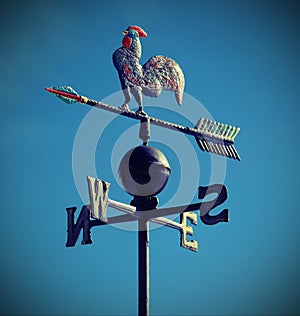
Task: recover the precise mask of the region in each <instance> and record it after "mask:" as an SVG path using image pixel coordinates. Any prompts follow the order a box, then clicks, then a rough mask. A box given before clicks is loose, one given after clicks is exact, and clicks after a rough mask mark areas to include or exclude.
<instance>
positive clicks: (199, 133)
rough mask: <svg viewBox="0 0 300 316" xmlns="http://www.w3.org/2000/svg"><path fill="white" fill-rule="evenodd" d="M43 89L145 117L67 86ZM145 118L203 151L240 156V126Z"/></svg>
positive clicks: (87, 102)
mask: <svg viewBox="0 0 300 316" xmlns="http://www.w3.org/2000/svg"><path fill="white" fill-rule="evenodd" d="M45 90H46V91H48V92H50V93H52V94H54V95H56V96H57V97H59V98H60V99H61V100H63V101H64V102H66V103H68V104H71V103H74V102H79V103H83V104H88V105H90V106H93V107H96V108H99V109H103V110H106V111H109V112H113V113H116V114H119V115H122V116H126V117H129V118H132V119H136V120H143V119H145V116H144V115H141V114H139V113H137V112H134V111H131V110H124V108H121V107H116V106H112V105H109V104H105V103H102V102H98V101H95V100H92V99H89V98H87V97H85V96H81V95H79V94H78V93H77V92H76V91H75V90H74V89H73V88H71V87H69V86H63V87H56V88H45ZM147 118H148V119H149V121H150V123H151V124H153V125H156V126H160V127H164V128H168V129H171V130H174V131H179V132H181V133H184V134H187V135H192V136H194V137H195V138H196V141H197V143H198V146H199V148H200V149H201V150H203V151H207V152H211V153H215V154H217V155H221V156H226V157H228V158H233V159H237V160H240V157H239V155H238V153H237V151H236V149H235V148H234V145H233V143H234V139H235V137H236V135H237V134H238V132H239V131H240V128H236V127H233V126H230V125H227V124H222V123H218V122H214V121H211V120H208V119H204V118H201V119H200V120H199V122H198V123H197V125H196V127H195V128H193V127H187V126H182V125H179V124H175V123H171V122H167V121H164V120H161V119H158V118H155V117H151V116H147Z"/></svg>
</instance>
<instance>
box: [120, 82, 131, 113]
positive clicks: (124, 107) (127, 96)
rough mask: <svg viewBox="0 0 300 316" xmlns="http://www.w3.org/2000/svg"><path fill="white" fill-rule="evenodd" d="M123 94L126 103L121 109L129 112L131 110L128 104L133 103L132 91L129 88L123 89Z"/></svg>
mask: <svg viewBox="0 0 300 316" xmlns="http://www.w3.org/2000/svg"><path fill="white" fill-rule="evenodd" d="M123 94H124V97H125V101H124V103H123V104H122V105H121V106H120V108H121V109H124V110H125V111H128V110H129V107H128V103H129V102H130V101H131V97H130V90H129V88H128V87H127V88H125V89H123Z"/></svg>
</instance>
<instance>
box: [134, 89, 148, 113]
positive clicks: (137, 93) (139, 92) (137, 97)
mask: <svg viewBox="0 0 300 316" xmlns="http://www.w3.org/2000/svg"><path fill="white" fill-rule="evenodd" d="M130 92H131V93H132V95H133V96H134V98H135V101H136V102H137V104H138V106H139V109H138V110H137V113H138V114H141V115H147V114H146V112H144V111H143V97H142V88H141V87H138V86H134V87H131V88H130Z"/></svg>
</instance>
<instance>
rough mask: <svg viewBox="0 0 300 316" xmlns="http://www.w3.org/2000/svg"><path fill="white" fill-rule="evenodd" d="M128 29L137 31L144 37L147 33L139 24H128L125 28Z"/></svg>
mask: <svg viewBox="0 0 300 316" xmlns="http://www.w3.org/2000/svg"><path fill="white" fill-rule="evenodd" d="M130 29H131V30H135V31H137V32H138V34H139V37H146V36H147V33H146V32H145V31H144V30H143V29H142V28H141V27H139V26H136V25H130V26H128V28H127V30H130Z"/></svg>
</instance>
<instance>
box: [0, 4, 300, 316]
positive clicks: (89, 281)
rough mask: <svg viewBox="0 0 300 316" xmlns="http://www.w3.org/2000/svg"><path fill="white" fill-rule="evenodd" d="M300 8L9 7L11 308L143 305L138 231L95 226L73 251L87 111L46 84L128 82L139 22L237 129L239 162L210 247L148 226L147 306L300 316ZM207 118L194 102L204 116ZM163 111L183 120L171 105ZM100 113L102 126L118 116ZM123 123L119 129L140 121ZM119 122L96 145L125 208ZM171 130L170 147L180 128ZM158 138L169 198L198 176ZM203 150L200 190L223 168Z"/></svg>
mask: <svg viewBox="0 0 300 316" xmlns="http://www.w3.org/2000/svg"><path fill="white" fill-rule="evenodd" d="M299 10H300V7H299V3H298V2H297V1H215V0H213V1H182V2H180V3H176V2H173V1H162V2H159V1H151V2H143V1H141V2H139V3H138V4H136V3H134V2H132V3H126V2H124V1H111V2H109V3H106V2H104V1H103V2H102V1H85V2H83V1H51V2H50V1H49V2H46V1H28V2H26V3H25V2H24V3H18V2H14V1H6V2H4V3H3V4H2V9H1V21H0V24H1V28H0V34H1V59H0V65H1V67H0V69H1V72H0V76H1V88H0V89H1V116H0V118H1V125H0V126H1V175H2V179H3V185H2V194H1V202H0V203H1V212H0V225H1V229H0V236H1V238H0V240H1V252H2V256H1V269H0V271H1V272H0V278H1V279H0V280H1V282H0V284H1V285H0V287H1V313H2V314H3V315H4V314H5V315H6V314H10V315H11V314H14V315H15V314H17V315H23V314H30V315H46V314H47V315H134V314H136V312H137V236H136V233H135V232H133V231H126V230H121V229H116V228H114V227H110V226H107V227H101V228H100V227H96V228H94V229H93V231H92V237H93V240H94V244H93V245H91V246H81V245H80V244H78V245H77V246H76V247H74V248H65V241H66V224H67V222H66V219H67V218H66V212H65V208H66V207H68V206H73V205H74V206H77V207H78V208H79V209H81V206H82V204H83V202H82V200H81V198H80V196H79V193H78V191H77V188H76V185H75V183H74V179H73V171H72V150H73V143H74V139H75V136H76V133H77V131H78V129H79V126H80V124H81V122H82V121H83V120H84V118H85V117H86V115H87V114H88V113H89V111H90V109H89V108H88V107H87V106H83V105H78V104H77V105H73V106H68V105H65V104H64V103H62V102H61V101H59V100H58V99H56V98H54V97H52V96H51V95H49V94H48V93H46V92H45V91H44V87H47V86H57V85H64V84H68V85H71V86H73V87H74V88H75V89H76V90H78V92H80V93H82V94H84V95H87V96H89V97H91V98H93V99H98V100H101V99H105V98H108V96H110V95H112V94H114V93H116V92H118V91H119V88H120V84H119V81H118V77H117V73H116V71H115V69H114V68H113V65H112V61H111V55H112V53H113V51H114V50H115V49H116V48H118V47H119V46H120V45H121V40H122V35H121V31H123V30H124V29H125V28H126V27H127V26H128V25H130V24H136V25H140V26H142V27H143V28H144V29H145V30H146V31H147V32H148V37H147V38H145V39H143V42H142V45H143V57H142V63H143V62H146V61H147V60H148V59H149V58H150V57H151V56H153V55H156V54H163V55H166V56H169V57H172V58H174V59H175V60H176V61H177V62H178V63H179V64H180V65H181V66H182V68H183V71H184V73H185V77H186V88H185V91H186V93H188V94H189V95H191V96H192V97H193V98H195V99H197V100H198V101H199V102H201V103H202V104H203V105H204V106H205V108H206V109H207V110H208V111H209V113H210V114H211V115H212V116H213V117H214V119H216V120H218V121H221V122H224V123H229V124H233V125H236V126H239V127H241V132H240V134H239V135H238V137H237V139H236V148H237V150H238V151H239V154H240V156H241V158H242V161H241V162H237V161H232V160H228V161H227V171H226V178H225V185H226V186H227V189H228V191H229V198H228V200H227V201H226V202H225V203H226V204H224V205H222V206H221V207H219V208H218V210H221V209H222V207H224V208H225V207H226V208H229V209H230V211H231V212H230V222H229V223H222V224H218V225H216V226H212V227H209V226H205V225H204V224H202V223H200V221H199V224H198V226H196V227H194V237H193V238H194V239H196V240H198V243H199V252H198V253H193V252H189V251H187V250H185V249H183V248H180V247H179V234H178V232H177V231H173V230H172V229H170V228H161V229H156V230H152V231H151V255H150V260H151V272H150V273H151V313H152V314H153V315H225V314H227V315H228V314H230V315H232V314H236V315H249V314H251V315H252V314H253V315H261V314H272V315H275V314H278V315H281V314H298V313H299V299H300V297H299V285H298V284H299V281H300V278H299V269H298V267H299V263H300V262H299V261H300V257H299V224H298V223H299V220H300V215H299V207H298V204H297V200H298V194H299V192H298V189H297V183H298V181H297V180H298V175H299V162H298V157H299V150H298V142H297V139H298V135H299V132H298V125H299V109H298V106H299V97H300V95H299V79H300V73H299V53H300V41H299V38H300V37H299ZM132 106H134V103H133V105H132ZM184 106H185V104H183V106H182V107H183V108H184ZM186 108H188V107H186ZM168 109H171V110H174V111H177V108H175V107H174V108H171V107H170V108H168ZM166 111H167V110H166ZM188 111H192V113H193V111H194V110H192V109H191V108H189V109H188ZM199 112H200V110H199V109H196V108H195V121H194V122H193V124H195V123H196V121H197V119H198V118H199ZM155 115H156V116H161V117H163V116H165V117H168V119H170V120H172V121H176V120H177V119H178V117H177V116H176V114H175V112H168V111H167V112H164V111H163V110H161V111H158V112H155ZM97 117H99V126H103V125H105V124H106V123H107V120H106V119H107V118H108V119H110V120H113V118H114V116H110V117H108V116H107V115H106V114H103V113H102V112H101V114H99V116H97ZM115 122H116V121H115ZM119 122H120V124H119V126H120V128H121V129H126V128H127V126H128V128H129V127H130V126H132V124H133V123H132V122H128V121H126V120H120V121H119ZM117 123H118V122H117ZM117 123H114V124H117ZM112 124H113V123H112ZM117 125H118V124H117ZM109 131H110V130H109V129H108V130H106V132H105V133H104V134H103V135H102V136H103V137H101V139H100V141H99V144H98V147H97V152H96V159H99V160H97V163H96V168H97V173H98V175H99V176H100V177H101V178H103V180H106V181H109V182H111V183H112V189H111V198H114V199H118V200H120V201H122V202H125V203H128V202H129V201H130V196H129V195H127V194H126V193H124V192H122V190H121V189H120V187H119V186H118V184H117V182H116V180H115V178H114V176H113V174H114V171H113V170H111V169H110V165H109V164H110V159H111V150H112V145H111V144H112V139H113V140H115V139H117V134H112V133H111V134H110V132H109ZM164 133H165V132H164V131H161V135H162V137H163V135H167V136H164V137H165V139H166V138H167V140H168V137H169V141H170V142H172V141H174V138H175V137H179V136H177V135H176V136H175V134H164ZM178 139H179V141H178V143H179V144H180V142H181V141H182V142H183V139H181V138H178ZM190 141H191V143H193V140H192V139H191V140H190ZM132 142H134V140H132ZM136 142H137V144H139V141H138V140H136ZM155 144H156V145H157V146H160V148H161V149H163V150H165V152H166V154H168V158H169V161H170V164H171V166H174V167H173V169H172V178H170V182H169V184H168V187H167V188H166V193H162V198H161V201H162V202H164V201H165V200H166V199H167V197H168V196H167V195H168V194H171V193H172V192H174V191H175V189H176V186H177V185H178V183H177V182H178V179H180V176H179V172H181V174H185V173H187V174H192V175H193V174H194V173H195V172H194V170H192V169H188V168H186V169H184V170H177V168H179V166H180V162H179V161H180V159H179V158H178V157H177V156H176V152H175V151H174V150H173V149H172V148H171V147H170V144H166V143H164V144H162V143H155ZM168 146H169V147H168ZM192 146H193V145H192ZM195 150H196V149H195ZM100 153H103V156H102V155H100ZM116 155H117V154H116ZM196 155H197V157H198V158H199V161H200V163H201V174H200V179H199V183H196V186H195V188H194V193H196V191H197V186H198V185H207V184H208V182H209V174H210V167H211V165H210V160H209V155H208V154H206V153H203V152H198V151H197V154H196ZM100 156H101V157H100ZM106 158H107V159H106ZM116 159H117V158H116ZM120 159H121V157H120ZM115 168H116V169H117V166H115ZM179 169H180V168H179ZM183 193H184V194H183V197H184V196H185V192H183ZM163 194H165V195H163ZM195 201H196V199H195ZM182 203H185V201H182Z"/></svg>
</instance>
